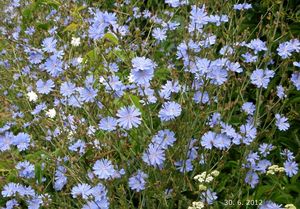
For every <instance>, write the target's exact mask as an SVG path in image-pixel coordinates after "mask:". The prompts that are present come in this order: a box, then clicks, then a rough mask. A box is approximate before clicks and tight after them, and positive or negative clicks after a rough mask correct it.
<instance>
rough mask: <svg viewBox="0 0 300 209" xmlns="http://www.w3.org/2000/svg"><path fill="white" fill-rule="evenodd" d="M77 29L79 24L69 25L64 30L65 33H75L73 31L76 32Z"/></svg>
mask: <svg viewBox="0 0 300 209" xmlns="http://www.w3.org/2000/svg"><path fill="white" fill-rule="evenodd" d="M77 28H78V24H76V23H71V24H69V25H68V26H67V27H66V28H65V29H64V30H63V32H67V31H71V32H73V31H76V30H77Z"/></svg>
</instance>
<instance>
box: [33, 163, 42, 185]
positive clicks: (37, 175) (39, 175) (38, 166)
mask: <svg viewBox="0 0 300 209" xmlns="http://www.w3.org/2000/svg"><path fill="white" fill-rule="evenodd" d="M42 172H43V170H42V166H41V164H40V163H37V164H36V165H35V167H34V174H35V179H37V180H38V182H39V183H42V177H43V174H42Z"/></svg>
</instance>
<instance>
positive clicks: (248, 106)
mask: <svg viewBox="0 0 300 209" xmlns="http://www.w3.org/2000/svg"><path fill="white" fill-rule="evenodd" d="M242 110H244V111H245V112H246V113H247V114H249V115H253V114H254V112H255V105H254V104H253V103H252V102H245V103H244V104H243V106H242Z"/></svg>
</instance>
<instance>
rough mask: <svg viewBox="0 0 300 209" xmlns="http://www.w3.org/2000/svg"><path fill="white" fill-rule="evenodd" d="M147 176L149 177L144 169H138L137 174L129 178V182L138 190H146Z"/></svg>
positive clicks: (133, 188) (131, 187)
mask: <svg viewBox="0 0 300 209" xmlns="http://www.w3.org/2000/svg"><path fill="white" fill-rule="evenodd" d="M146 178H148V175H147V174H146V173H144V172H143V171H141V170H138V172H137V174H136V175H134V176H132V177H130V178H129V181H128V184H129V187H130V189H132V190H134V191H136V192H140V191H142V190H144V189H145V185H146V180H145V179H146Z"/></svg>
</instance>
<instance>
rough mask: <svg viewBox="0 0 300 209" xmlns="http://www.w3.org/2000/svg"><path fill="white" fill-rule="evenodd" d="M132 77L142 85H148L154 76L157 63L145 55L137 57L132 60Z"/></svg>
mask: <svg viewBox="0 0 300 209" xmlns="http://www.w3.org/2000/svg"><path fill="white" fill-rule="evenodd" d="M131 63H132V69H131V72H130V79H131V80H132V81H133V82H135V83H137V84H140V85H147V84H148V83H149V82H150V80H151V79H152V77H153V74H154V69H155V67H156V64H155V63H154V62H153V61H152V60H150V59H148V58H145V57H135V58H133V59H132V61H131Z"/></svg>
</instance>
